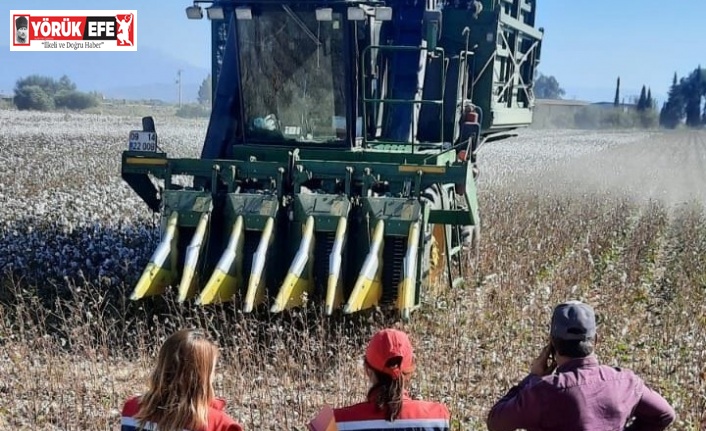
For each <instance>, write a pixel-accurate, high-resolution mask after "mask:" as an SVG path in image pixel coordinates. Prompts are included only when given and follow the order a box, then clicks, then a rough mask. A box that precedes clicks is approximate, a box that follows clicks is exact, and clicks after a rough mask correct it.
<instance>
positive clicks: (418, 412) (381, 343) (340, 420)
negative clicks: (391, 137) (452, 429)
mask: <svg viewBox="0 0 706 431" xmlns="http://www.w3.org/2000/svg"><path fill="white" fill-rule="evenodd" d="M364 363H365V371H366V374H367V376H368V378H369V380H370V383H371V387H370V390H369V391H368V397H367V401H365V402H362V403H359V404H355V405H352V406H348V407H343V408H338V409H333V418H330V419H333V420H335V423H336V424H335V426H334V425H333V423H331V422H332V421H330V422H329V421H328V420H327V419H326V418H324V417H321V416H322V415H326V413H322V415H320V417H319V418H317V419H316V420H314V421H312V423H310V425H309V429H314V430H318V429H324V430H326V429H338V430H347V431H351V430H368V431H378V430H398V431H448V430H449V426H450V424H449V422H450V414H449V410H448V408H447V407H446V406H445V405H444V404H441V403H437V402H433V401H421V400H413V399H411V398H410V397H409V395H408V393H407V388H408V387H409V380H410V377H411V375H412V371H414V352H413V350H412V344H411V343H410V341H409V338H408V337H407V334H405V333H404V332H402V331H399V330H396V329H384V330H382V331H380V332H378V333H377V334H375V335H374V336H373V338H372V339H371V340H370V343H369V344H368V348H367V349H366V351H365V360H364ZM325 411H326V410H324V412H325ZM322 419H323V420H322ZM322 422H323V424H322ZM327 422H328V423H327ZM320 424H321V425H320Z"/></svg>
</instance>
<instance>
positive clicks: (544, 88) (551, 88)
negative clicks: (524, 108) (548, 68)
mask: <svg viewBox="0 0 706 431" xmlns="http://www.w3.org/2000/svg"><path fill="white" fill-rule="evenodd" d="M565 94H566V91H564V89H563V88H561V86H560V85H559V81H557V79H556V78H555V77H553V76H547V75H542V74H541V73H540V74H539V76H537V79H536V80H535V81H534V95H535V97H537V98H539V99H561V98H562V97H563V96H564V95H565Z"/></svg>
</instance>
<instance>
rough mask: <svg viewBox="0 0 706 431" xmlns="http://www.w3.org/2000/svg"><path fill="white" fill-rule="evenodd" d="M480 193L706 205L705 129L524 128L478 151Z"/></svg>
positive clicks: (669, 204)
mask: <svg viewBox="0 0 706 431" xmlns="http://www.w3.org/2000/svg"><path fill="white" fill-rule="evenodd" d="M478 160H479V164H480V170H481V178H480V179H479V184H478V185H479V193H498V192H501V191H502V190H507V189H508V188H509V189H511V190H512V191H514V192H527V193H540V194H545V193H546V194H555V195H572V196H574V195H582V194H591V195H596V194H600V195H605V196H612V197H623V198H629V199H633V200H637V201H649V200H652V201H660V202H662V203H663V204H665V205H667V206H670V207H674V206H678V205H682V204H686V203H698V204H702V205H706V131H655V132H645V131H634V132H614V131H580V130H529V129H528V130H523V131H521V132H520V135H519V136H518V137H516V138H513V139H509V140H506V141H500V142H497V143H490V144H487V145H486V147H485V148H482V149H481V151H480V152H479V157H478Z"/></svg>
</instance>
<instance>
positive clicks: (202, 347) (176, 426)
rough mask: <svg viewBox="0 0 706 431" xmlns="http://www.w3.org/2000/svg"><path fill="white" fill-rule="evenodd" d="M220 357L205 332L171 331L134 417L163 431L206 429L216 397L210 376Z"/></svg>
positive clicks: (191, 330) (141, 423)
mask: <svg viewBox="0 0 706 431" xmlns="http://www.w3.org/2000/svg"><path fill="white" fill-rule="evenodd" d="M217 358H218V348H217V347H216V345H215V344H213V343H212V342H210V341H209V340H208V339H207V338H206V336H205V334H204V333H203V332H201V331H198V330H193V329H184V330H181V331H178V332H176V333H174V334H172V335H171V336H170V337H169V338H167V340H166V341H165V342H164V344H163V345H162V347H161V349H160V351H159V356H158V358H157V366H156V367H155V369H154V370H153V371H152V374H151V376H150V381H149V390H148V391H147V393H145V394H144V395H143V396H142V397H141V398H140V409H139V411H138V413H137V414H136V415H135V419H136V420H137V421H138V422H140V425H141V426H144V423H145V422H148V421H149V422H152V423H154V424H156V425H157V428H158V429H159V430H160V431H177V430H179V431H181V430H183V429H191V430H198V429H203V428H206V427H207V425H208V410H209V407H210V405H211V402H212V401H213V399H214V398H215V394H214V391H213V385H212V381H211V376H212V373H213V369H214V365H215V362H216V359H217Z"/></svg>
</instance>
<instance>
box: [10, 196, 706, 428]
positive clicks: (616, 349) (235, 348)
mask: <svg viewBox="0 0 706 431" xmlns="http://www.w3.org/2000/svg"><path fill="white" fill-rule="evenodd" d="M481 204H482V208H484V213H485V224H484V226H485V229H484V233H483V241H482V244H481V250H480V256H479V258H478V260H476V261H472V262H470V263H469V265H470V266H471V270H472V275H471V277H470V278H469V280H468V282H467V284H466V285H465V286H464V287H462V288H459V289H456V290H452V291H449V290H445V291H443V293H442V294H441V295H440V296H437V297H434V298H426V300H427V303H426V304H425V306H424V307H423V308H422V309H421V310H419V311H418V312H417V313H416V314H415V316H414V320H413V322H411V323H410V324H408V325H400V326H402V327H403V328H404V329H406V330H408V331H409V332H410V334H411V336H412V338H413V341H414V343H415V345H416V349H417V355H418V371H417V373H416V375H415V378H414V381H413V383H414V384H413V391H412V392H413V394H414V395H415V396H419V397H422V398H425V399H436V400H441V401H444V402H446V403H447V404H448V405H449V407H450V408H451V410H452V414H453V418H454V423H455V429H464V430H466V429H468V430H471V429H485V428H484V423H483V421H484V418H485V415H486V414H487V410H488V409H489V408H490V406H491V405H492V403H493V402H494V401H495V400H496V399H497V398H498V397H499V396H501V395H503V394H504V393H505V391H506V390H507V389H508V388H509V387H510V386H511V385H513V384H514V383H515V382H516V381H517V380H519V379H520V378H521V377H522V376H523V375H524V374H525V373H526V371H527V369H528V367H529V364H530V361H531V360H532V359H533V356H534V355H536V354H537V353H538V351H539V349H540V348H541V346H542V343H543V340H544V339H545V336H546V332H547V326H548V325H547V322H548V319H549V315H550V312H551V308H552V306H553V305H554V304H556V303H557V302H560V301H563V300H564V299H566V298H569V297H572V298H578V299H582V300H585V301H588V302H590V303H591V304H593V305H594V306H595V308H596V310H597V312H598V314H599V318H600V320H601V322H602V323H601V328H600V335H601V336H602V339H601V342H600V344H599V345H598V355H599V357H600V359H601V360H602V361H603V362H604V363H607V364H611V365H620V366H624V367H628V368H632V369H634V370H635V371H636V372H637V373H639V374H640V375H641V376H643V377H644V379H645V380H646V382H647V383H648V384H649V385H651V386H652V387H654V388H656V389H657V390H658V391H660V392H661V393H662V394H663V395H664V396H665V397H666V398H667V399H668V400H669V401H670V402H671V403H672V405H673V406H674V407H675V409H676V410H677V413H678V416H679V417H678V423H677V424H676V425H675V426H674V428H673V429H679V430H695V429H698V421H699V420H700V419H701V417H702V416H703V415H704V412H706V399H705V398H704V394H705V393H706V380H705V377H706V375H705V374H706V366H705V365H704V364H706V346H705V344H704V343H705V342H706V318H704V317H703V316H706V301H705V298H704V297H705V296H706V283H705V280H706V216H705V215H704V212H703V208H702V207H699V206H696V205H694V206H684V207H681V208H679V209H676V210H673V211H670V210H668V209H667V208H665V207H663V206H661V205H660V204H658V203H655V202H652V203H649V204H645V205H643V204H636V203H631V202H630V201H626V200H619V199H617V198H616V199H609V198H606V197H605V196H601V195H595V196H583V197H580V198H572V197H566V198H560V197H548V196H543V195H538V194H528V193H518V192H512V191H509V190H505V191H501V190H498V192H497V193H493V194H486V195H484V198H483V201H482V202H481ZM6 283H7V284H8V286H7V287H6V288H7V289H9V290H11V292H12V295H10V296H9V298H10V299H6V301H5V304H6V305H5V306H3V307H2V308H0V313H1V314H0V336H1V337H2V345H3V349H2V350H1V351H0V372H2V375H3V376H4V378H3V381H2V382H1V383H0V393H3V394H6V396H9V397H10V398H9V401H8V402H5V403H3V407H1V408H0V411H1V412H2V415H1V416H0V417H1V419H0V428H13V429H45V430H54V429H57V430H58V429H62V430H78V429H117V427H118V423H119V409H120V407H121V404H122V402H123V401H124V399H125V398H126V397H127V396H129V395H131V394H133V393H137V392H139V391H141V390H143V389H144V384H145V382H146V378H147V373H148V372H149V370H150V368H151V366H152V363H153V360H154V355H155V353H156V351H157V349H158V347H159V345H160V344H161V342H162V341H163V340H164V338H165V337H166V336H167V335H168V334H169V333H171V332H172V331H173V330H175V329H177V328H180V327H184V326H194V325H195V326H201V327H206V328H208V329H209V331H210V332H211V334H212V335H213V336H214V337H215V338H216V339H217V340H218V342H219V344H220V345H221V346H222V359H221V362H220V364H219V370H218V378H217V392H218V393H219V394H220V395H221V396H224V397H225V398H227V399H228V401H229V403H228V407H227V409H228V412H229V413H230V414H232V415H233V416H234V417H236V418H237V419H238V420H239V421H240V422H241V423H243V424H244V425H245V427H246V429H254V428H264V429H273V430H285V429H286V430H292V429H302V426H303V425H304V424H305V423H306V421H307V420H308V418H310V417H311V416H312V415H313V414H314V413H315V412H316V410H317V409H318V408H320V407H321V406H322V405H323V404H325V403H329V404H333V405H342V404H346V403H352V402H356V401H359V400H360V399H362V397H363V396H364V393H365V382H364V380H363V379H362V375H361V373H360V369H359V365H358V363H359V359H360V358H361V355H362V354H363V349H364V345H365V341H366V340H367V337H368V336H369V335H370V334H371V333H372V332H373V331H374V330H375V329H377V328H379V327H382V326H385V325H388V324H391V323H390V321H389V320H386V319H384V318H383V317H381V316H380V315H376V314H372V315H370V316H362V317H356V318H353V319H349V320H344V319H342V318H336V319H324V318H323V317H321V316H317V315H316V314H315V312H301V313H299V312H294V313H291V314H290V315H287V316H284V317H275V316H267V317H263V316H260V319H258V318H257V316H246V315H242V314H241V313H239V312H237V311H235V309H234V307H233V306H232V305H230V304H227V305H223V306H217V307H214V308H211V309H208V310H204V309H200V308H195V307H190V306H179V305H178V304H175V303H174V301H173V298H172V297H169V296H168V297H166V298H162V299H156V300H153V301H147V303H141V304H137V303H130V302H127V301H125V300H124V299H123V298H125V296H126V292H125V291H121V290H120V289H115V290H112V291H105V290H101V289H99V288H95V287H94V286H91V285H82V286H80V287H77V286H76V285H71V286H72V287H71V289H70V295H69V296H67V297H64V298H58V297H57V298H56V300H55V302H53V303H52V304H50V305H46V304H40V303H39V301H38V299H37V298H36V297H35V296H33V295H32V294H31V292H26V289H25V286H23V285H22V283H21V282H11V281H6ZM123 289H127V287H126V286H123ZM23 292H25V293H23ZM10 304H11V305H12V306H10Z"/></svg>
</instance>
